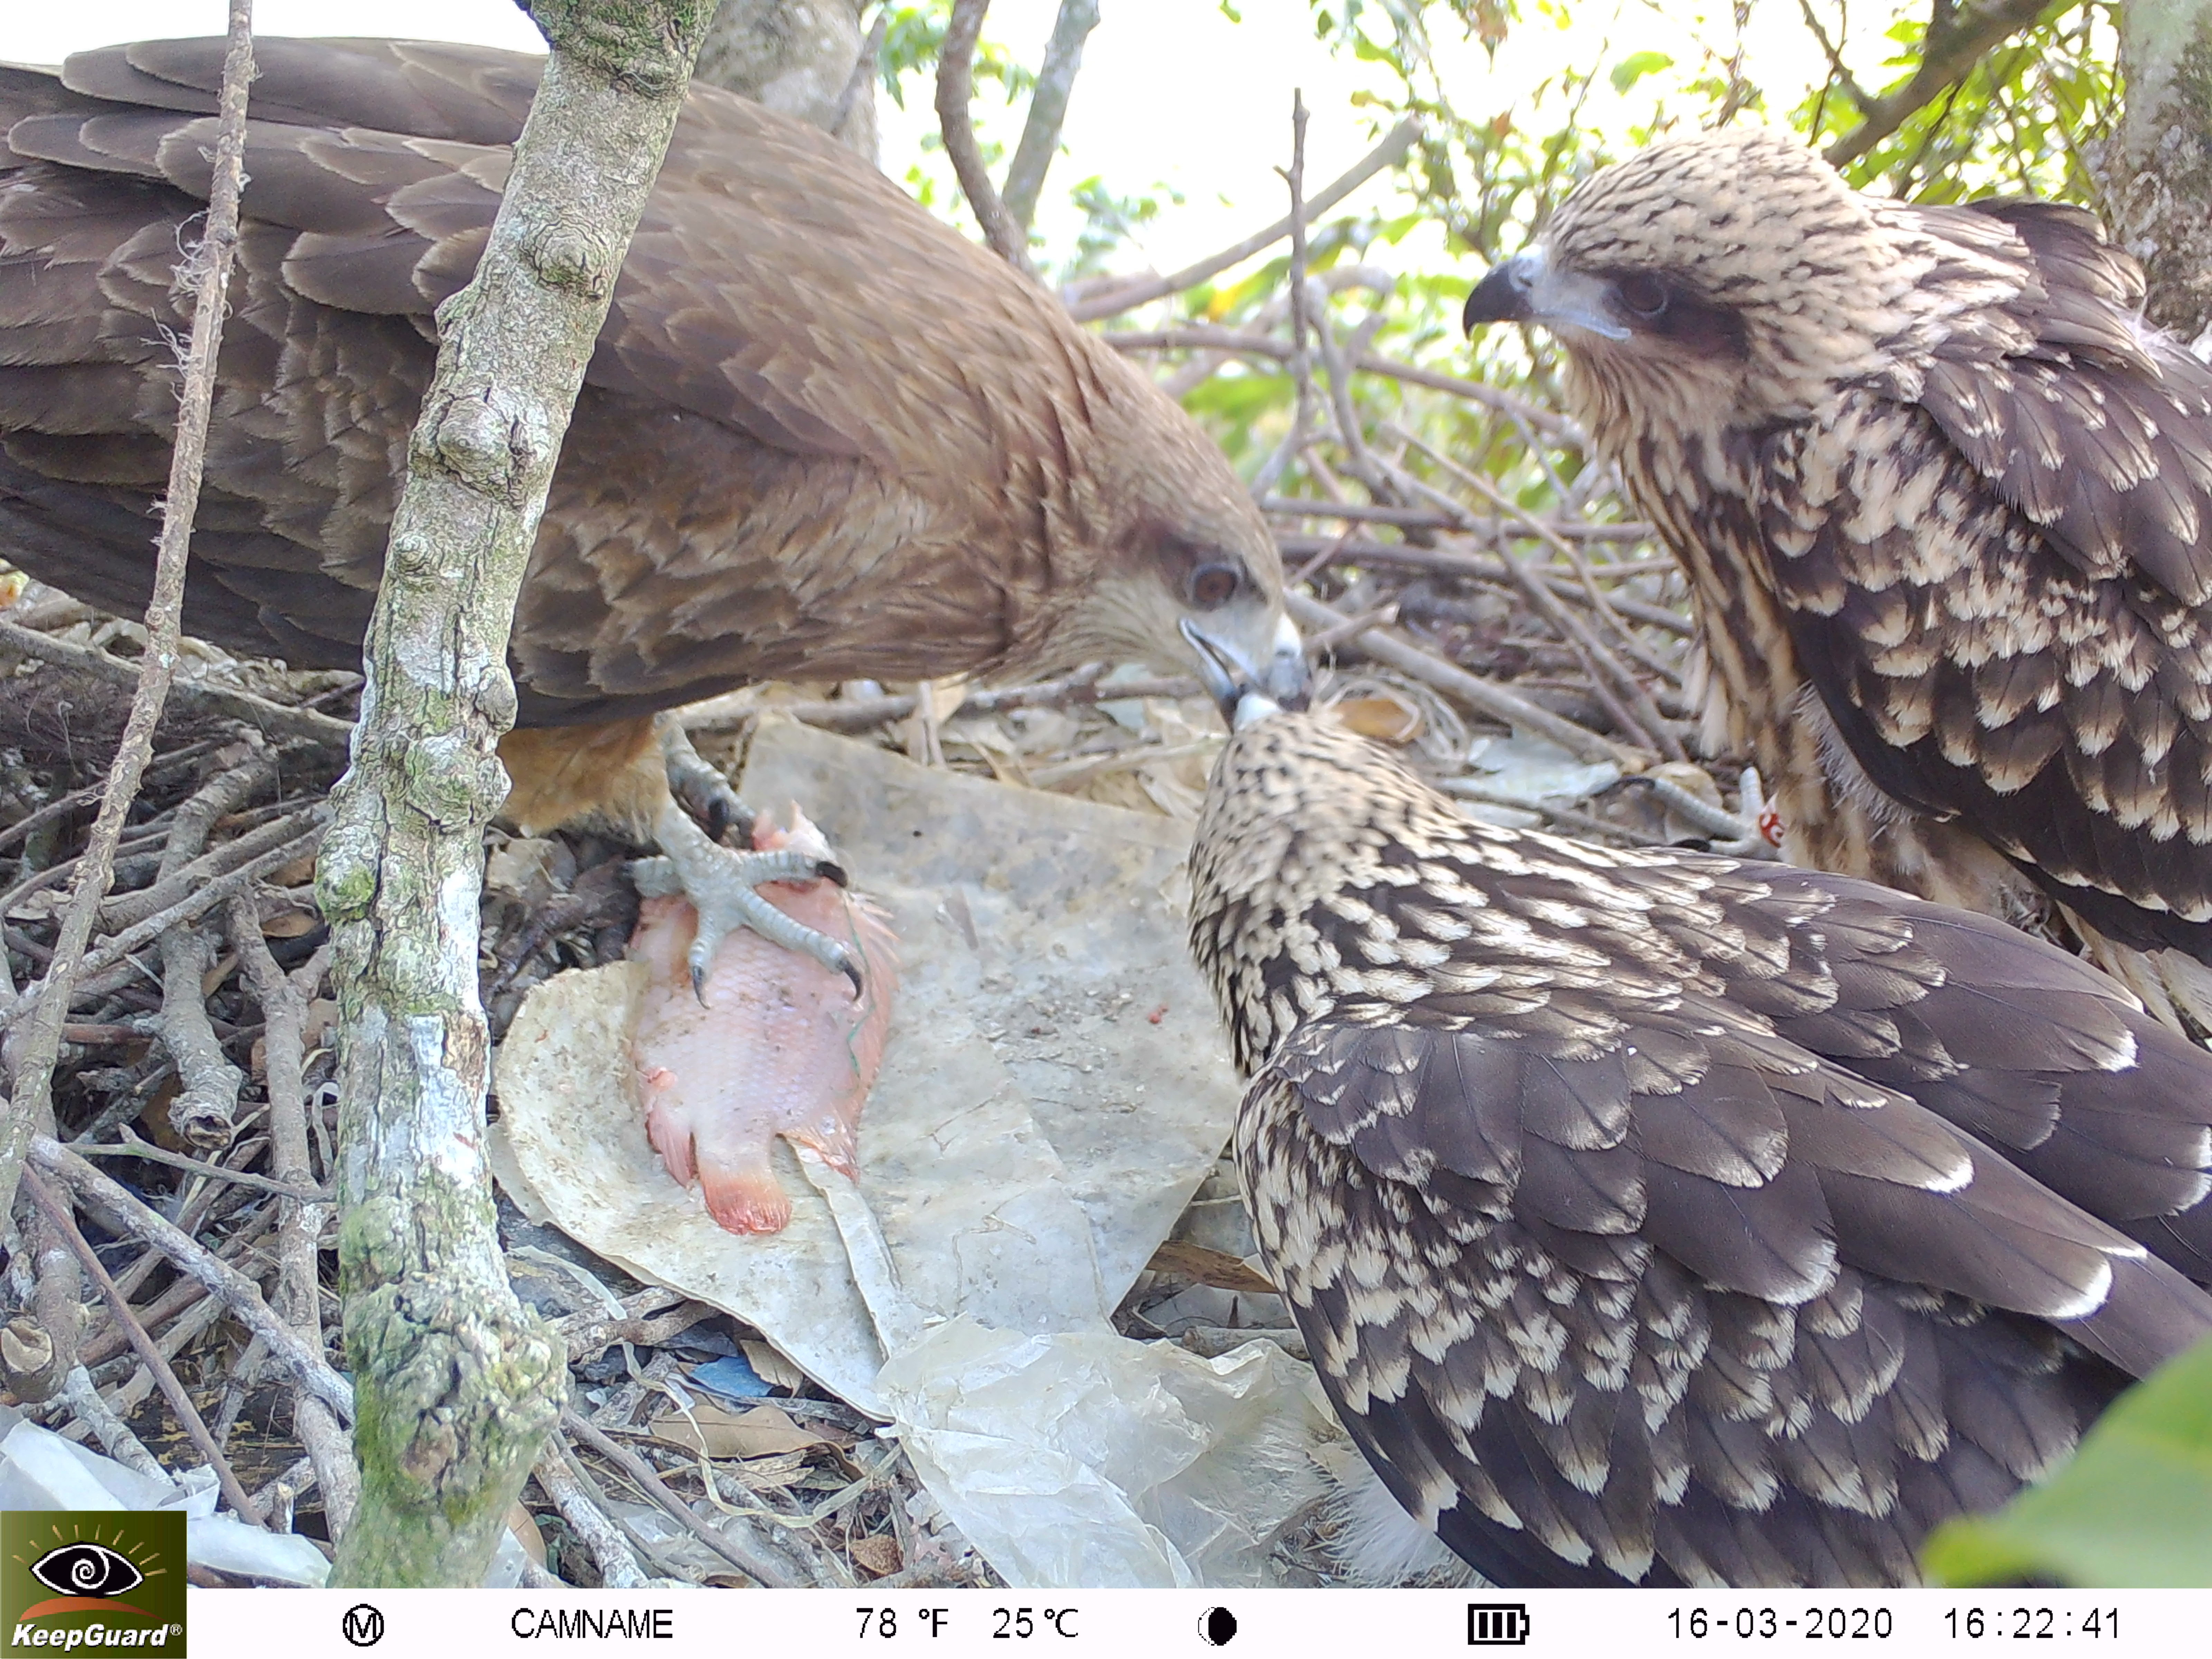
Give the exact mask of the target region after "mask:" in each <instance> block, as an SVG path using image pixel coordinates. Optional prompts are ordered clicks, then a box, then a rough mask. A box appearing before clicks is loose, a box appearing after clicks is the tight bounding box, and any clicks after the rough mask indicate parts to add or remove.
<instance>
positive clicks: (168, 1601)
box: [0, 1510, 185, 1659]
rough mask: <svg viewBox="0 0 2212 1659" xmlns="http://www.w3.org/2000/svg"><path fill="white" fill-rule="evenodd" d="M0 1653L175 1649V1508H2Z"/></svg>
mask: <svg viewBox="0 0 2212 1659" xmlns="http://www.w3.org/2000/svg"><path fill="white" fill-rule="evenodd" d="M0 1636H4V1637H5V1638H6V1641H5V1645H4V1646H0V1653H4V1654H5V1655H7V1656H9V1659H14V1656H16V1655H19V1654H40V1655H46V1654H52V1653H97V1654H106V1653H114V1652H123V1653H143V1654H161V1655H163V1656H165V1659H167V1656H171V1655H182V1654H183V1653H184V1652H185V1516H184V1513H183V1511H181V1510H166V1511H152V1512H145V1511H138V1512H131V1511H125V1510H9V1511H7V1512H6V1513H5V1514H4V1515H0Z"/></svg>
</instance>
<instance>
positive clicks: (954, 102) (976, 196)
mask: <svg viewBox="0 0 2212 1659" xmlns="http://www.w3.org/2000/svg"><path fill="white" fill-rule="evenodd" d="M990 9H991V0H953V3H952V16H951V21H948V22H947V23H946V24H945V45H944V47H943V49H942V51H941V52H940V54H939V58H938V60H937V125H938V129H939V132H940V133H941V134H942V135H943V137H944V139H945V159H946V160H947V161H951V163H952V172H953V176H954V177H955V178H957V179H959V180H960V190H961V193H962V194H963V195H964V196H965V197H967V198H968V206H969V210H970V211H972V212H973V213H974V214H975V222H976V224H977V225H978V226H980V227H981V229H982V232H983V240H985V241H986V242H988V243H989V244H990V245H991V250H992V252H994V253H996V254H997V255H998V256H999V257H1000V258H1001V259H1004V260H1005V261H1006V263H1007V264H1010V265H1012V267H1013V268H1014V269H1015V270H1018V271H1020V272H1021V273H1022V275H1024V276H1029V277H1032V278H1033V277H1035V276H1036V265H1034V264H1031V263H1030V239H1029V233H1028V232H1027V231H1026V230H1024V228H1022V226H1021V225H1020V223H1019V222H1017V221H1016V219H1015V218H1014V216H1013V215H1012V213H1010V212H1009V211H1007V209H1006V204H1005V203H1004V202H1003V201H1001V200H1000V198H999V192H998V189H997V187H996V186H994V185H993V184H992V183H991V170H990V169H989V168H988V167H986V166H984V165H983V151H982V149H981V146H979V145H978V144H977V143H976V142H975V122H974V120H973V119H972V118H970V117H969V112H968V106H969V104H970V103H971V102H973V101H974V100H975V42H976V40H977V38H978V37H980V36H981V33H983V15H984V14H985V13H986V12H987V11H989V10H990Z"/></svg>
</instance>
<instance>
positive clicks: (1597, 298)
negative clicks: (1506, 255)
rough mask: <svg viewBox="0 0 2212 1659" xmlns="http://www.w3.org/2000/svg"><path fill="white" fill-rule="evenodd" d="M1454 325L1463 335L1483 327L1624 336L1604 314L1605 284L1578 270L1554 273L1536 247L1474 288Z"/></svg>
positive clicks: (1526, 249) (1615, 323) (1626, 334)
mask: <svg viewBox="0 0 2212 1659" xmlns="http://www.w3.org/2000/svg"><path fill="white" fill-rule="evenodd" d="M1460 322H1461V324H1462V326H1464V327H1465V328H1466V330H1467V331H1468V333H1469V334H1472V333H1474V331H1475V330H1476V329H1477V328H1479V327H1480V326H1481V325H1483V324H1485V323H1541V324H1542V325H1544V326H1545V327H1547V328H1571V329H1581V330H1583V331H1585V332H1586V333H1590V334H1595V335H1596V336H1597V337H1599V338H1601V339H1605V340H1625V339H1626V338H1627V337H1628V331H1627V330H1626V329H1625V328H1623V327H1622V326H1621V325H1620V324H1619V323H1617V322H1615V321H1614V320H1613V318H1612V317H1611V316H1609V315H1608V314H1607V307H1606V293H1605V284H1604V283H1601V282H1600V281H1599V280H1598V279H1597V278H1596V277H1595V276H1584V275H1583V274H1582V273H1581V272H1580V271H1573V270H1558V269H1556V268H1555V267H1554V266H1553V264H1552V261H1551V258H1550V256H1548V255H1547V253H1546V252H1544V248H1543V246H1542V244H1541V243H1539V244H1538V245H1537V246H1534V247H1528V248H1523V249H1522V251H1521V252H1518V253H1516V254H1515V255H1514V256H1513V257H1512V258H1510V259H1508V260H1507V261H1506V262H1505V263H1504V264H1502V265H1500V266H1498V269H1497V270H1493V271H1492V272H1491V273H1490V275H1489V276H1486V277H1484V278H1483V279H1482V280H1481V281H1480V283H1476V284H1475V287H1474V293H1472V294H1470V295H1468V296H1467V308H1466V310H1464V311H1462V313H1460Z"/></svg>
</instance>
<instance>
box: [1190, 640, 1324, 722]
mask: <svg viewBox="0 0 2212 1659" xmlns="http://www.w3.org/2000/svg"><path fill="white" fill-rule="evenodd" d="M1285 635H1287V636H1288V638H1289V641H1290V647H1289V648H1290V650H1291V652H1292V653H1294V654H1295V655H1296V656H1297V684H1296V686H1295V687H1294V688H1293V689H1291V690H1288V691H1286V692H1284V693H1283V694H1281V695H1280V696H1273V695H1270V694H1271V692H1272V691H1273V685H1271V684H1269V683H1268V680H1267V676H1264V675H1261V674H1255V673H1254V672H1253V671H1252V669H1251V668H1250V667H1249V666H1248V665H1246V664H1245V663H1244V662H1243V661H1242V660H1241V659H1240V658H1239V657H1238V655H1237V653H1236V652H1235V651H1234V650H1233V649H1231V647H1228V646H1227V645H1225V644H1224V643H1223V642H1222V641H1219V640H1217V639H1215V638H1214V637H1213V636H1212V635H1211V634H1208V633H1207V632H1206V630H1205V629H1201V628H1200V627H1199V625H1198V624H1197V623H1194V622H1193V621H1191V620H1190V618H1189V617H1184V618H1183V622H1182V636H1183V638H1185V639H1187V640H1188V641H1190V644H1191V649H1193V650H1194V651H1195V652H1197V653H1198V677H1199V678H1200V681H1201V682H1203V683H1204V684H1205V686H1206V695H1207V696H1211V697H1212V699H1213V701H1214V703H1215V705H1216V706H1217V707H1218V708H1219V709H1220V710H1221V718H1222V719H1223V720H1226V721H1228V723H1229V729H1230V730H1231V732H1242V731H1243V729H1244V728H1245V727H1246V726H1250V725H1252V724H1253V723H1254V722H1255V721H1257V720H1265V719H1267V716H1268V715H1270V714H1281V713H1282V712H1283V710H1284V709H1285V708H1304V707H1305V706H1306V671H1305V653H1304V648H1303V647H1301V646H1300V645H1299V642H1298V630H1297V629H1296V628H1295V627H1294V626H1292V625H1291V620H1290V618H1289V617H1285V618H1284V619H1283V623H1282V626H1281V627H1279V629H1276V631H1275V639H1276V649H1275V661H1274V662H1273V663H1271V664H1270V665H1269V667H1270V668H1271V669H1273V668H1275V667H1277V666H1278V665H1280V664H1281V662H1282V656H1283V649H1284V647H1283V640H1284V638H1285ZM1282 678H1288V675H1287V673H1285V675H1284V676H1283V677H1282Z"/></svg>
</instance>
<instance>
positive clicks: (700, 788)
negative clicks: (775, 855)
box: [654, 714, 754, 842]
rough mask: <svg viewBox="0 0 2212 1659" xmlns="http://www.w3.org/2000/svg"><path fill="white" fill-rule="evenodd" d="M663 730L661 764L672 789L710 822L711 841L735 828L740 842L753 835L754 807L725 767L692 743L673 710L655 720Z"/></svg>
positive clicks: (724, 837) (726, 836) (699, 817)
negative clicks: (740, 795) (743, 797)
mask: <svg viewBox="0 0 2212 1659" xmlns="http://www.w3.org/2000/svg"><path fill="white" fill-rule="evenodd" d="M654 725H655V726H656V727H657V728H658V730H659V734H660V757H661V764H662V766H663V767H664V768H665V770H666V771H667V773H668V787H669V791H670V793H672V794H673V795H674V796H675V797H676V799H678V801H680V802H681V803H683V805H684V807H685V808H686V809H687V810H689V811H690V814H691V816H692V817H695V818H696V819H697V820H698V821H699V822H700V823H703V824H705V825H706V826H707V838H708V840H709V841H721V842H726V841H727V840H728V839H729V832H730V831H731V830H732V829H735V830H736V831H737V832H738V840H739V841H740V842H750V841H751V840H752V836H753V817H754V813H753V809H752V808H751V807H750V806H748V805H745V804H744V802H743V801H741V800H739V799H738V792H737V791H736V790H734V789H732V788H731V787H730V781H729V780H728V779H727V778H726V777H724V776H723V775H722V769H721V768H720V767H719V766H716V765H715V764H714V763H713V762H711V761H709V760H708V759H707V757H705V756H703V755H702V754H701V753H700V752H699V751H698V750H696V749H694V748H693V747H692V746H691V734H690V732H686V731H685V730H684V722H683V721H682V720H680V719H678V717H677V716H676V715H675V714H663V715H661V716H660V717H659V720H656V721H655V722H654Z"/></svg>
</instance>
